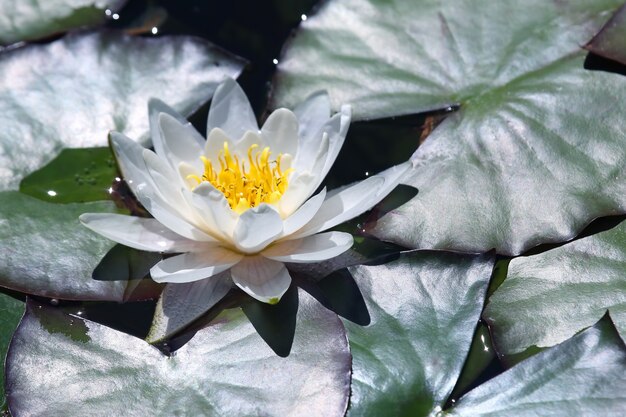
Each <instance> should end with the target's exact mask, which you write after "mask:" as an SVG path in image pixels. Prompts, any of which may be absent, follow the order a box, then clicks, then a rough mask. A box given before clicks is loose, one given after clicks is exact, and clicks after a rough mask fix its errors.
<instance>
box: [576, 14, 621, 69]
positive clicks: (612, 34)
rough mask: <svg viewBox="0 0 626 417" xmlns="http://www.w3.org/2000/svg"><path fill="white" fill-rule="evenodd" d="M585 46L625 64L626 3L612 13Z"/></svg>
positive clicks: (595, 52)
mask: <svg viewBox="0 0 626 417" xmlns="http://www.w3.org/2000/svg"><path fill="white" fill-rule="evenodd" d="M585 48H587V49H588V50H590V51H591V52H593V53H594V54H597V55H600V56H603V57H605V58H608V59H612V60H614V61H617V62H620V63H622V64H624V65H626V5H624V6H622V7H621V8H620V9H619V10H618V11H617V12H616V13H615V14H614V15H613V17H612V18H611V19H610V20H609V21H608V22H607V23H606V25H604V27H603V28H602V30H601V31H600V32H599V33H598V34H597V35H596V36H594V38H593V39H592V40H591V42H589V43H588V44H587V45H586V46H585Z"/></svg>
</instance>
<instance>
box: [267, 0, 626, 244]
mask: <svg viewBox="0 0 626 417" xmlns="http://www.w3.org/2000/svg"><path fill="white" fill-rule="evenodd" d="M621 3H622V0H599V1H593V2H590V1H587V0H573V1H567V2H561V1H554V2H552V1H550V2H548V1H544V0H532V1H529V2H518V1H514V0H502V1H497V2H493V1H490V0H479V1H476V0H463V1H459V0H424V1H421V2H420V4H419V6H418V5H416V4H415V2H412V1H408V0H391V1H389V0H384V1H383V0H347V1H329V2H327V3H326V4H325V5H324V6H323V7H322V8H321V9H320V10H319V11H318V13H317V14H316V15H315V16H311V17H310V18H309V19H307V21H306V22H303V24H302V25H301V29H300V31H299V32H298V34H297V35H296V37H295V39H294V40H293V42H291V43H290V44H289V47H288V48H287V49H286V52H285V56H284V57H282V58H281V60H280V64H279V73H278V76H277V78H276V80H277V85H276V96H275V99H274V105H275V106H290V105H292V104H294V103H296V102H298V101H300V100H301V99H302V98H304V97H305V96H306V95H307V94H308V93H310V92H312V91H315V90H318V89H326V90H328V91H329V94H330V96H331V99H332V102H333V106H334V107H335V108H337V107H338V106H339V104H341V103H351V104H352V105H353V108H354V112H355V115H356V117H357V118H375V117H382V116H392V115H401V114H409V113H418V112H424V111H428V110H432V109H437V108H445V107H447V106H450V105H453V104H460V110H459V111H458V112H456V113H454V114H452V115H451V116H449V117H448V118H447V119H446V120H444V121H443V122H442V124H441V125H439V127H437V128H436V129H435V130H434V132H433V133H432V134H431V135H430V136H429V137H428V139H427V140H426V142H425V143H424V144H423V145H422V146H421V147H420V148H418V150H417V151H416V153H415V154H414V156H413V157H412V159H413V161H414V164H415V168H414V170H413V171H411V173H410V174H409V175H408V177H407V178H406V179H405V183H406V184H408V185H412V186H415V187H416V188H418V190H419V194H418V195H417V196H416V197H415V198H413V199H412V200H411V201H410V202H408V203H407V204H405V205H404V206H402V207H400V208H399V209H397V210H392V211H391V212H390V213H388V214H387V215H385V216H384V217H383V218H382V219H380V220H379V221H378V222H377V223H376V225H375V227H374V228H373V229H370V231H372V232H373V233H374V234H375V235H376V236H378V237H379V238H381V239H384V240H390V241H393V242H395V243H398V244H401V245H403V246H407V247H414V248H426V249H430V248H437V249H454V250H460V251H468V252H485V251H487V250H489V249H491V248H496V249H497V251H498V252H499V253H503V254H510V255H513V254H519V253H521V252H523V251H525V250H526V249H528V248H530V247H533V246H535V245H538V244H540V243H546V242H559V241H564V240H568V239H571V238H572V237H574V236H575V235H576V234H577V233H579V232H580V231H581V230H582V229H583V228H584V226H585V225H586V224H588V223H589V222H590V221H591V220H593V219H594V218H596V217H599V216H605V215H611V214H619V213H624V212H626V168H625V165H624V160H625V159H626V138H625V135H624V132H625V131H626V119H625V118H624V117H623V115H624V114H625V113H626V80H624V79H623V77H620V76H618V75H615V74H607V73H603V72H591V71H585V70H584V69H583V62H584V59H585V52H584V51H583V50H581V48H580V45H583V44H585V43H586V42H587V41H588V40H589V39H590V38H591V37H592V36H593V35H594V34H595V33H596V32H597V31H598V29H599V28H600V27H601V25H602V24H603V23H604V22H605V21H606V19H607V17H608V14H609V13H611V12H613V11H614V10H615V9H616V8H617V7H618V6H619V5H620V4H621ZM505 16H506V18H504V17H505ZM312 68H314V69H315V71H312Z"/></svg>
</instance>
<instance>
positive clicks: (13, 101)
mask: <svg viewBox="0 0 626 417" xmlns="http://www.w3.org/2000/svg"><path fill="white" fill-rule="evenodd" d="M242 66H243V62H242V61H241V60H240V59H238V58H235V57H233V56H231V55H227V54H226V53H224V52H223V51H221V50H219V49H217V48H216V47H214V46H213V45H211V44H210V43H208V42H206V41H203V40H201V39H198V38H191V37H184V36H177V37H166V36H164V37H158V38H141V37H130V36H125V35H121V34H118V33H114V32H105V33H92V34H72V35H68V36H66V37H64V38H62V39H60V40H57V41H55V42H52V43H50V44H45V45H28V46H25V47H23V48H18V49H15V50H12V51H9V52H6V53H3V54H1V55H0V124H1V125H2V127H3V128H2V131H1V132H0V190H7V189H16V188H17V185H18V184H19V181H20V180H21V178H22V177H24V176H25V175H27V174H29V173H30V172H32V171H34V170H36V169H38V168H40V167H42V166H43V165H44V164H46V163H47V162H49V161H50V160H52V159H53V158H54V157H55V156H56V155H57V154H58V153H59V152H60V151H61V150H62V149H63V148H64V147H74V148H79V147H94V146H106V145H107V135H108V132H109V131H110V130H116V131H119V132H123V133H125V134H126V135H128V136H130V137H132V138H135V139H137V138H143V139H144V140H145V139H147V137H148V136H147V133H148V108H147V103H148V100H149V99H150V98H152V97H156V98H159V99H161V100H163V101H164V102H166V103H167V104H169V105H170V106H172V107H174V108H175V109H176V110H178V111H179V112H181V113H182V114H184V115H188V114H190V113H192V112H193V111H194V110H196V109H197V108H198V107H199V106H200V105H201V104H202V103H204V102H206V101H207V100H208V99H209V98H210V97H211V95H212V94H213V92H214V90H215V88H216V87H217V85H218V83H219V82H220V81H222V80H223V79H224V77H227V76H230V77H235V76H237V75H238V74H239V72H240V71H241V69H242Z"/></svg>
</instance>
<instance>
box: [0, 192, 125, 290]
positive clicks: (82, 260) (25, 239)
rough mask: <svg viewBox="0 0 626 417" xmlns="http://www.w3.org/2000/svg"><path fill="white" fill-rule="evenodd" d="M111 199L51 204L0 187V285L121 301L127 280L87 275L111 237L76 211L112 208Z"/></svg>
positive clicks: (97, 261) (80, 212) (110, 243)
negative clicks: (97, 230) (83, 222)
mask: <svg viewBox="0 0 626 417" xmlns="http://www.w3.org/2000/svg"><path fill="white" fill-rule="evenodd" d="M115 211H116V209H115V206H114V205H113V203H111V202H99V203H84V204H79V203H73V204H54V203H46V202H45V201H41V200H38V199H36V198H33V197H29V196H27V195H24V194H22V193H19V192H15V191H5V192H0V286H2V287H5V288H10V289H13V290H17V291H22V292H26V293H28V294H36V295H41V296H44V297H54V298H63V299H80V300H111V301H122V300H123V299H124V292H125V289H126V281H124V280H121V281H96V280H94V279H92V278H91V274H92V272H93V270H94V268H95V267H96V265H98V263H99V262H100V260H101V259H102V257H103V256H104V255H105V254H106V253H107V251H108V250H109V249H111V247H112V246H113V242H111V241H109V240H108V239H105V238H103V237H101V236H99V235H97V234H96V233H93V232H92V231H90V230H88V229H87V228H86V227H84V226H83V225H81V224H80V222H79V221H78V216H79V215H80V214H82V213H85V212H115Z"/></svg>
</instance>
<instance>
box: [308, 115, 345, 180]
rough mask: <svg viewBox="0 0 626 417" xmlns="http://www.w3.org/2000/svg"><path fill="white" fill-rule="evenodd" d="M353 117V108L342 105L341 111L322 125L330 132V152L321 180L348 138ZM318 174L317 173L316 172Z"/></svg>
mask: <svg viewBox="0 0 626 417" xmlns="http://www.w3.org/2000/svg"><path fill="white" fill-rule="evenodd" d="M351 119H352V108H351V107H350V106H348V105H343V106H341V112H340V113H337V114H336V115H334V116H333V117H332V118H331V119H330V120H329V122H328V123H327V124H326V125H325V126H323V127H322V129H321V131H322V132H325V133H327V134H328V154H327V157H326V162H325V163H324V168H323V169H322V172H321V173H320V174H318V178H319V181H320V184H321V182H322V181H323V180H324V178H326V174H328V171H330V168H331V167H332V166H333V164H334V163H335V160H336V159H337V155H339V151H340V150H341V147H342V146H343V143H344V141H345V140H346V135H347V134H348V128H349V127H350V120H351ZM316 174H317V173H316Z"/></svg>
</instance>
